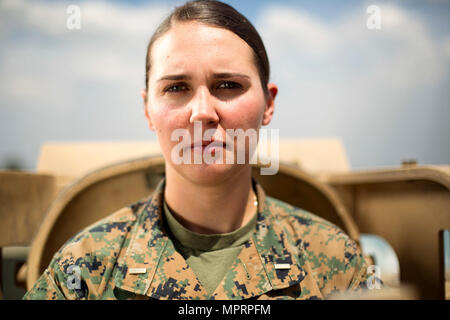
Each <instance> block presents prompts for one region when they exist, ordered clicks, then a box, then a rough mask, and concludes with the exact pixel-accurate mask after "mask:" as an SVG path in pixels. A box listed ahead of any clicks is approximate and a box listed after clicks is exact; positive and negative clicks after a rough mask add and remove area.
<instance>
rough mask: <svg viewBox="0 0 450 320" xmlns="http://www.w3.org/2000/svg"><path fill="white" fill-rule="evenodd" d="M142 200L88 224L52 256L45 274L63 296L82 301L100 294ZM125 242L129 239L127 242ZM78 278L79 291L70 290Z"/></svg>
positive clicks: (140, 207)
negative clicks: (76, 276)
mask: <svg viewBox="0 0 450 320" xmlns="http://www.w3.org/2000/svg"><path fill="white" fill-rule="evenodd" d="M147 201H148V199H147V200H146V201H144V200H142V201H139V202H136V203H134V204H132V205H130V206H128V207H125V208H122V209H120V210H118V211H116V212H114V213H112V214H111V215H109V216H107V217H105V218H103V219H101V220H99V221H97V222H95V223H93V224H91V225H90V226H88V227H86V228H84V229H83V230H81V231H80V232H78V233H77V234H76V235H75V236H73V237H72V238H70V239H69V240H68V241H67V242H66V243H65V244H64V245H63V246H62V247H61V248H60V249H59V250H58V252H56V254H55V255H54V256H53V259H52V261H51V262H50V264H49V266H48V268H47V270H46V273H48V275H49V276H50V277H51V278H52V279H53V280H52V281H54V283H55V285H56V286H57V287H58V289H59V290H60V291H61V292H63V294H64V295H65V296H66V298H67V296H71V295H75V296H73V298H75V299H83V298H86V297H87V296H88V295H89V297H91V298H92V297H95V296H97V295H99V294H101V292H100V291H102V290H103V289H102V290H100V288H99V287H102V282H104V281H105V280H107V279H108V277H109V276H111V272H112V270H113V268H114V266H115V264H116V261H117V259H118V257H119V255H120V253H121V250H122V249H123V248H125V247H126V246H127V239H128V238H129V236H128V235H129V233H130V232H131V231H132V229H133V226H134V224H135V223H136V221H138V218H139V214H140V213H141V212H142V209H144V208H145V206H146V203H147ZM128 241H129V240H128ZM76 274H79V275H81V279H82V280H81V283H80V284H79V288H75V290H70V289H71V288H70V285H69V282H70V281H71V280H70V279H72V278H73V276H74V275H76Z"/></svg>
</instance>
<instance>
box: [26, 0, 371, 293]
mask: <svg viewBox="0 0 450 320" xmlns="http://www.w3.org/2000/svg"><path fill="white" fill-rule="evenodd" d="M146 61H147V62H146V89H145V90H143V91H142V93H141V94H142V97H143V100H144V104H145V115H146V118H147V120H148V125H149V127H150V129H151V130H154V131H155V132H156V134H157V136H158V140H159V143H160V145H161V150H162V152H163V154H164V157H165V160H166V177H165V179H164V180H163V181H161V183H160V184H159V186H158V188H157V189H156V191H155V192H154V194H153V195H152V196H151V197H149V198H148V199H147V200H145V201H142V202H138V203H136V204H134V205H132V206H130V207H129V208H124V209H122V210H120V211H118V212H116V213H114V214H113V215H111V216H109V217H108V218H106V219H104V220H102V221H100V222H98V223H96V224H95V225H93V226H91V227H89V228H87V229H85V230H84V231H82V232H81V233H79V234H78V235H77V236H75V237H74V238H72V239H71V240H69V242H68V243H66V244H65V245H64V246H63V247H62V248H61V249H60V251H59V252H58V253H57V254H56V255H55V256H54V258H53V260H52V262H51V263H50V266H49V267H48V268H47V269H46V270H45V272H44V274H43V275H42V276H41V278H40V279H39V280H38V281H37V283H36V284H35V286H34V287H33V288H32V289H31V290H30V291H29V292H28V293H27V294H26V296H25V298H27V299H126V298H131V299H140V298H156V299H243V298H258V299H271V298H280V299H285V298H293V299H320V298H326V297H327V296H328V295H329V294H330V293H333V292H343V291H346V290H353V289H360V288H362V287H364V286H365V280H366V265H365V262H364V259H363V258H362V255H361V253H360V250H359V248H358V247H357V245H356V243H355V242H354V241H353V240H351V239H350V238H349V237H348V236H347V235H345V234H344V233H343V232H342V231H341V230H340V229H338V228H337V227H336V226H334V225H332V224H331V223H329V222H327V221H325V220H323V219H321V218H319V217H317V216H315V215H313V214H311V213H308V212H305V211H303V210H300V209H298V208H294V207H292V206H290V205H288V204H286V203H283V202H281V201H278V200H275V199H272V198H270V197H266V196H265V194H264V191H263V190H262V188H261V187H260V186H259V185H258V184H257V183H255V182H254V181H253V180H252V178H251V166H250V164H249V163H248V160H249V158H250V156H251V148H249V147H248V146H241V145H239V143H236V144H235V143H234V142H236V141H231V142H233V143H230V141H229V140H226V139H224V137H226V136H227V134H226V133H227V130H230V129H233V130H236V129H242V130H244V131H246V130H255V131H258V130H259V128H260V127H261V126H262V125H267V124H269V123H270V121H271V119H272V115H273V112H274V99H275V97H276V95H277V90H278V89H277V86H276V85H275V84H272V83H269V81H268V80H269V62H268V59H267V54H266V51H265V49H264V45H263V43H262V41H261V38H260V36H259V35H258V33H257V31H256V30H255V29H254V28H253V26H252V25H251V24H250V23H249V22H248V21H247V19H245V17H243V16H242V15H241V14H239V13H238V12H237V11H235V10H234V9H233V8H231V7H230V6H228V5H226V4H223V3H221V2H217V1H193V2H188V3H186V4H185V5H183V6H181V7H178V8H176V9H175V10H174V11H173V12H172V14H171V15H170V16H169V17H168V18H167V19H166V20H165V21H164V22H163V23H162V24H161V25H160V27H159V28H158V29H157V31H156V32H155V34H154V35H153V37H152V39H151V41H150V43H149V46H148V51H147V60H146ZM198 128H200V129H201V131H200V132H201V134H200V135H199V134H198V132H197V133H196V132H195V131H196V129H198ZM177 130H178V131H179V130H182V131H183V132H184V133H186V136H189V137H191V138H192V137H193V139H191V140H189V143H184V144H181V146H180V143H179V140H176V139H173V134H174V132H175V131H177ZM207 131H208V132H209V133H210V135H209V136H208V137H207V138H205V135H204V133H206V132H207ZM174 140H175V141H174ZM174 150H175V151H174ZM242 150H244V151H245V159H246V161H245V163H243V164H242V163H236V161H234V162H233V163H230V162H227V161H221V160H224V159H226V158H227V157H228V156H230V155H231V156H232V157H231V158H233V157H234V160H236V156H237V152H239V151H242ZM205 154H209V155H210V156H213V157H215V159H216V161H213V162H208V163H206V162H205V161H200V162H198V161H195V159H198V155H200V159H201V160H204V157H202V156H204V155H205ZM180 158H182V159H184V161H181V162H180V161H178V160H179V159H180Z"/></svg>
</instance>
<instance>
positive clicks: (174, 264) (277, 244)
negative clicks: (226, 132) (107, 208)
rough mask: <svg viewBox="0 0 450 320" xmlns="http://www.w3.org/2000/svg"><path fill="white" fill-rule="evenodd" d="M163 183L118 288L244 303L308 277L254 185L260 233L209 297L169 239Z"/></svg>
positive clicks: (144, 213) (145, 212)
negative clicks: (242, 300)
mask: <svg viewBox="0 0 450 320" xmlns="http://www.w3.org/2000/svg"><path fill="white" fill-rule="evenodd" d="M164 183H165V180H164V179H163V180H162V181H161V182H160V183H159V185H158V186H157V188H156V189H155V191H154V193H153V195H152V197H151V199H150V200H149V201H148V202H147V204H146V205H144V206H143V207H142V208H141V209H140V212H138V213H137V215H138V219H137V221H136V224H135V225H134V228H133V230H132V231H131V232H130V235H129V237H127V239H126V240H125V241H126V242H128V241H129V244H128V245H127V244H126V243H125V244H124V245H123V247H126V248H127V250H126V251H125V252H124V253H123V252H122V253H121V254H120V256H119V260H118V265H117V269H116V272H115V275H113V277H114V281H115V286H116V287H118V288H120V289H123V290H126V291H130V292H133V293H135V294H139V295H147V296H149V297H152V298H157V299H245V298H251V297H256V296H260V295H262V294H264V293H266V292H268V291H270V290H278V289H284V288H287V287H290V286H293V285H295V284H298V283H299V282H301V281H302V280H303V279H304V277H305V275H306V273H305V271H304V269H303V267H302V265H303V264H304V262H302V259H301V257H303V255H302V254H300V252H299V250H300V249H298V248H297V246H293V245H292V244H291V243H290V242H289V241H288V235H287V234H286V232H285V231H284V229H283V228H282V227H281V226H280V225H279V223H277V221H275V218H274V216H273V212H272V211H271V210H272V209H273V208H271V205H272V203H271V201H269V200H268V199H267V198H266V195H265V193H264V190H263V189H262V187H261V186H260V185H259V184H256V183H255V182H253V183H254V187H255V189H256V192H257V197H258V213H257V225H256V230H255V232H254V234H253V236H252V238H251V239H250V240H249V241H247V242H246V244H245V246H244V248H243V249H242V251H241V252H240V254H239V255H238V257H237V258H236V260H235V261H234V263H233V265H232V266H231V268H230V269H229V270H228V271H227V273H226V275H225V277H224V279H223V280H222V282H221V283H220V284H219V286H218V287H217V289H216V290H215V291H214V293H213V294H212V295H211V296H209V295H208V293H207V292H206V289H205V288H204V287H203V286H202V285H201V284H200V282H199V280H198V279H197V277H196V276H195V274H194V272H193V271H192V269H191V268H190V267H189V266H188V264H187V263H186V261H185V259H184V258H183V257H182V256H181V254H179V253H178V252H177V251H176V250H175V247H174V245H173V243H172V241H171V240H170V239H169V237H168V233H167V229H166V227H165V226H164V224H163V201H164Z"/></svg>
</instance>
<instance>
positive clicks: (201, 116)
mask: <svg viewBox="0 0 450 320" xmlns="http://www.w3.org/2000/svg"><path fill="white" fill-rule="evenodd" d="M191 106H192V107H191V117H190V119H189V122H190V123H192V124H193V123H194V122H195V121H201V122H202V124H203V125H214V124H217V123H218V122H219V116H218V114H217V113H216V108H215V105H214V98H213V97H212V96H211V93H210V92H209V90H208V89H206V88H203V89H198V92H197V94H196V95H195V96H194V98H193V99H192V100H191Z"/></svg>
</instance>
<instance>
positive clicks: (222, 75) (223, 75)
mask: <svg viewBox="0 0 450 320" xmlns="http://www.w3.org/2000/svg"><path fill="white" fill-rule="evenodd" d="M235 77H240V78H246V79H250V77H249V76H247V75H245V74H242V73H236V72H221V73H214V74H213V75H212V78H214V79H227V78H235ZM190 79H191V77H190V76H188V75H186V74H168V75H165V76H162V77H161V78H159V79H158V81H163V80H175V81H177V80H190Z"/></svg>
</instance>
